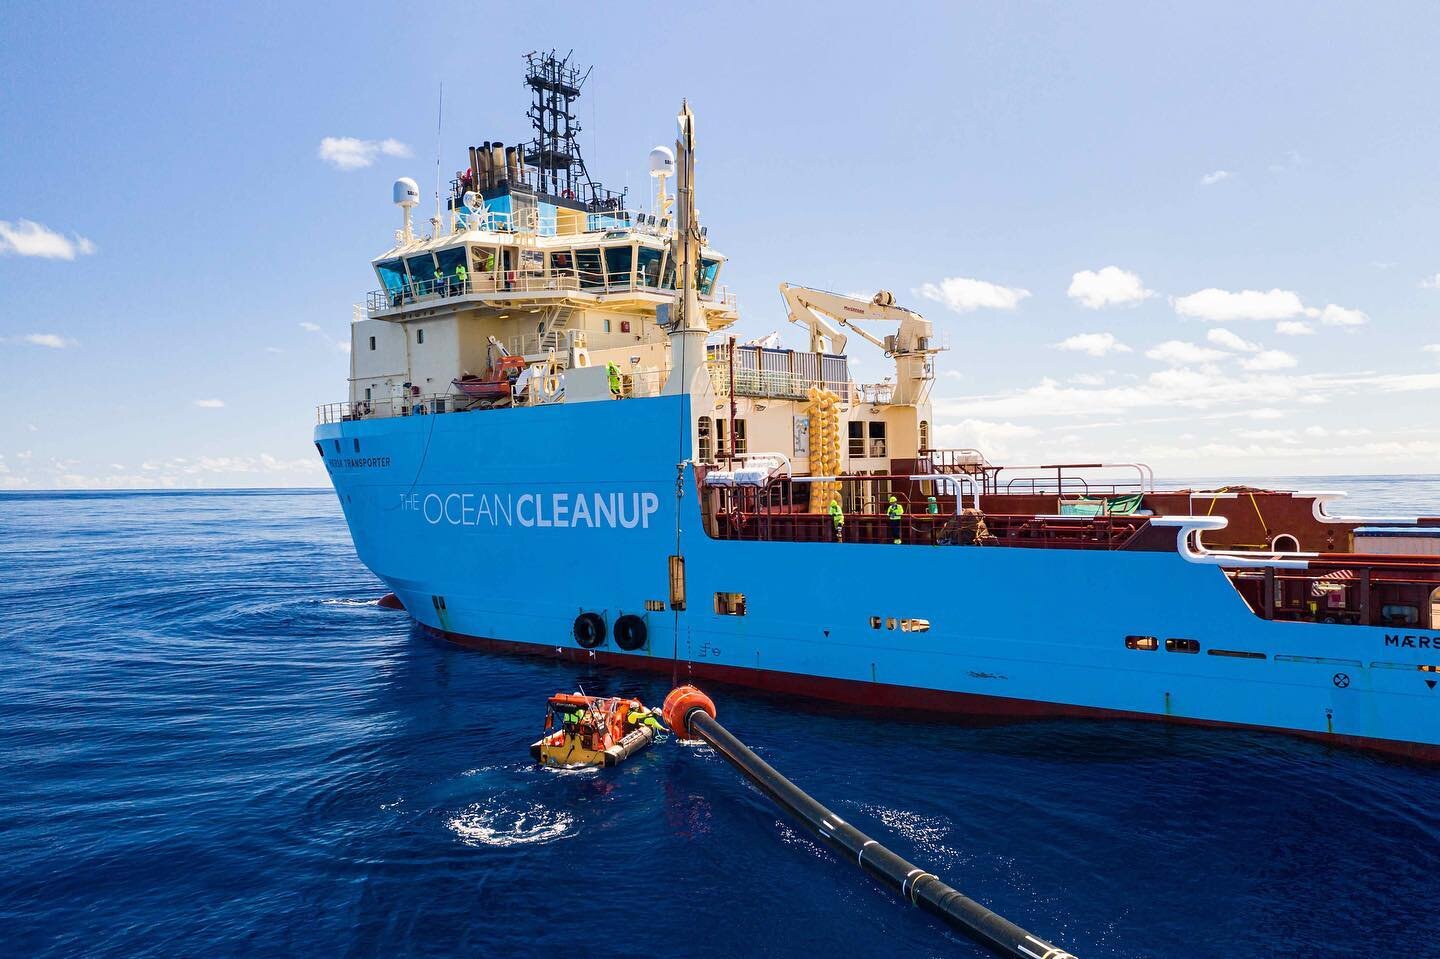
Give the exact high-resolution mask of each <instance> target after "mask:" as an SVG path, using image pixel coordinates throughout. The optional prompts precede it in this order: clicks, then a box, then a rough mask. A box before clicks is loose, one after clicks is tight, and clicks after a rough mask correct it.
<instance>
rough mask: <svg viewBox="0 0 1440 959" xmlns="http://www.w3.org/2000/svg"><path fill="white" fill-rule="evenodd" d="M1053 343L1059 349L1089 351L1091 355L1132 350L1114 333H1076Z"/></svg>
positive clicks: (1078, 351)
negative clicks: (1116, 337)
mask: <svg viewBox="0 0 1440 959" xmlns="http://www.w3.org/2000/svg"><path fill="white" fill-rule="evenodd" d="M1052 345H1053V346H1054V347H1055V349H1057V350H1070V351H1073V352H1075V353H1088V354H1089V355H1090V356H1104V355H1105V354H1107V353H1129V352H1130V347H1128V346H1126V345H1125V344H1124V343H1121V342H1120V341H1119V340H1117V339H1115V334H1114V333H1076V334H1075V335H1074V336H1069V337H1066V338H1065V339H1063V340H1061V341H1060V342H1059V343H1054V344H1052Z"/></svg>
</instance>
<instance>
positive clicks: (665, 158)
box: [650, 147, 675, 176]
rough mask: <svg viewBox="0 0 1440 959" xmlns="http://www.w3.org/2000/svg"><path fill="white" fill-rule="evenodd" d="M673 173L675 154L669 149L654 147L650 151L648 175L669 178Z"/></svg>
mask: <svg viewBox="0 0 1440 959" xmlns="http://www.w3.org/2000/svg"><path fill="white" fill-rule="evenodd" d="M674 172H675V153H674V152H673V151H672V150H671V149H670V148H669V147H656V148H655V149H653V150H651V151H650V175H651V176H670V175H671V174H673V173H674Z"/></svg>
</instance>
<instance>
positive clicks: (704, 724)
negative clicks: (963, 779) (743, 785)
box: [662, 686, 1075, 959]
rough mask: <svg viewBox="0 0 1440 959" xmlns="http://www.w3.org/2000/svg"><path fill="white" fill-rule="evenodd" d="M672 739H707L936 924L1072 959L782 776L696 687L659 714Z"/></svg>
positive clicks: (1033, 953)
mask: <svg viewBox="0 0 1440 959" xmlns="http://www.w3.org/2000/svg"><path fill="white" fill-rule="evenodd" d="M662 710H663V713H664V716H665V722H666V723H668V724H669V726H670V728H671V729H673V730H674V731H675V735H677V736H681V737H684V738H687V739H702V740H704V741H705V742H706V743H708V744H709V745H710V746H711V747H712V748H714V750H715V751H716V752H717V753H719V754H720V756H721V757H722V758H723V759H724V760H725V761H726V762H728V763H730V765H732V766H734V767H735V768H736V769H738V770H740V772H742V773H744V774H745V776H746V778H748V779H749V780H750V781H751V782H753V783H754V784H755V785H756V786H757V787H758V788H759V789H760V791H761V792H763V793H764V794H765V795H767V796H769V797H770V798H771V799H772V800H773V801H774V802H775V804H776V805H777V806H779V807H780V808H781V809H784V810H785V811H786V812H787V813H789V814H790V815H791V816H793V817H794V818H795V819H798V820H799V821H800V822H801V823H803V824H804V825H805V826H807V827H808V828H809V829H810V830H811V831H812V832H814V833H815V835H817V836H819V837H820V838H821V839H822V840H824V842H825V843H826V844H827V845H829V846H830V847H831V848H833V849H834V850H836V851H837V852H839V853H841V854H842V856H843V858H845V859H848V860H850V861H853V862H855V863H856V864H858V865H859V866H860V868H861V869H862V870H864V871H865V872H867V873H869V874H870V876H871V877H872V878H874V879H875V880H876V881H877V882H879V883H881V884H882V885H886V886H889V887H890V888H891V889H894V890H895V891H896V892H898V893H900V895H901V896H902V897H903V898H904V899H906V900H908V901H909V902H910V904H911V905H914V906H918V907H920V908H921V909H923V910H925V911H926V912H928V913H930V914H931V915H933V916H938V917H939V918H940V919H942V920H943V921H944V922H945V923H946V924H947V925H949V926H950V927H951V928H953V929H956V930H958V931H960V932H962V933H964V934H965V935H967V936H969V937H970V938H971V939H974V940H975V941H976V942H978V943H980V944H981V945H984V946H986V947H988V948H990V949H992V950H993V951H995V952H996V953H998V954H1000V955H1002V956H1013V957H1015V959H1041V957H1044V959H1075V957H1074V956H1072V955H1071V954H1070V953H1068V952H1066V951H1065V950H1063V949H1060V948H1057V947H1055V946H1052V945H1051V944H1050V943H1048V942H1046V941H1044V940H1043V939H1040V938H1039V937H1038V936H1033V935H1031V934H1030V933H1028V932H1026V931H1025V930H1024V929H1021V928H1020V927H1019V926H1017V925H1015V923H1013V922H1011V921H1010V920H1008V919H1005V918H1004V917H1002V916H998V915H996V914H995V913H993V912H991V911H990V910H989V909H986V908H985V907H984V906H982V905H980V904H979V903H978V902H976V901H975V900H973V899H970V898H968V897H967V896H965V895H963V894H961V893H960V892H959V891H957V890H956V889H954V888H953V887H951V886H950V885H948V884H946V883H945V882H944V881H942V880H941V879H940V878H939V877H938V876H936V875H935V874H934V873H932V872H928V871H926V870H924V869H921V868H920V867H919V866H916V865H915V864H914V863H912V862H909V861H908V860H906V859H902V858H901V857H900V856H897V855H896V854H895V853H893V852H891V851H890V850H889V849H887V848H885V847H884V846H882V845H880V843H878V842H876V841H875V840H874V839H871V838H870V837H869V836H867V835H865V834H864V833H863V832H861V831H860V830H858V829H856V828H855V827H854V826H852V825H850V824H849V823H847V822H845V821H844V820H843V819H841V818H840V817H839V816H837V815H835V814H834V813H833V812H831V811H830V810H829V809H826V808H825V807H824V806H822V805H820V803H818V802H816V801H815V800H814V799H812V798H811V797H810V796H809V795H808V794H807V793H805V792H804V791H803V790H802V789H800V787H798V786H796V785H795V784H794V783H792V782H791V781H790V780H788V779H786V778H785V777H784V776H782V775H780V773H779V772H777V771H776V769H775V768H774V767H773V766H771V765H770V764H769V763H767V762H766V761H765V760H763V759H761V758H760V757H759V756H757V755H755V753H754V752H752V751H751V750H750V747H748V746H746V745H745V744H744V743H742V742H741V741H740V740H738V739H736V738H735V737H734V736H733V735H731V733H730V732H729V730H727V729H726V728H725V727H724V726H722V725H720V724H719V723H718V722H716V720H715V704H714V703H713V702H711V700H710V697H709V696H706V695H705V694H704V693H702V692H701V691H700V690H698V689H696V688H695V687H694V686H680V687H678V688H676V689H673V690H671V691H670V695H668V696H666V697H665V705H664V706H663V707H662Z"/></svg>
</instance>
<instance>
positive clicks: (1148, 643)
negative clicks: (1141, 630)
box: [1125, 636, 1160, 650]
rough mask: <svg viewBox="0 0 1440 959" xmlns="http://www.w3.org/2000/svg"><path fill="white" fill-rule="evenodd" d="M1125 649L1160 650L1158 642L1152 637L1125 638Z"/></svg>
mask: <svg viewBox="0 0 1440 959" xmlns="http://www.w3.org/2000/svg"><path fill="white" fill-rule="evenodd" d="M1125 648H1126V649H1148V650H1155V649H1159V648H1160V640H1158V639H1156V638H1155V637H1154V636H1126V637H1125Z"/></svg>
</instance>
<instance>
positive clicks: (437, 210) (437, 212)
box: [430, 80, 445, 238]
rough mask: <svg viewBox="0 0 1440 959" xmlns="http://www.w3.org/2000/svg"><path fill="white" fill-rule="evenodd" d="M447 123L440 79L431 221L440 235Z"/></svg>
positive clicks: (436, 115)
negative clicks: (442, 140) (442, 155)
mask: <svg viewBox="0 0 1440 959" xmlns="http://www.w3.org/2000/svg"><path fill="white" fill-rule="evenodd" d="M444 123H445V81H444V80H441V81H440V103H439V106H437V107H436V108H435V219H433V220H431V221H430V222H431V223H432V224H433V225H434V227H435V229H434V231H433V235H434V236H435V237H437V238H438V237H439V236H440V224H441V222H443V218H444V216H445V212H444V207H443V206H441V204H440V131H441V129H442V128H443V126H444Z"/></svg>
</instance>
